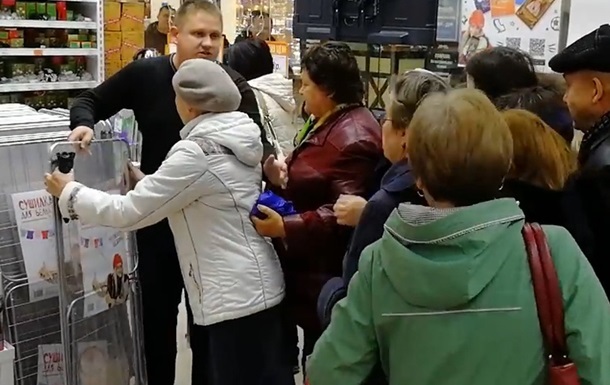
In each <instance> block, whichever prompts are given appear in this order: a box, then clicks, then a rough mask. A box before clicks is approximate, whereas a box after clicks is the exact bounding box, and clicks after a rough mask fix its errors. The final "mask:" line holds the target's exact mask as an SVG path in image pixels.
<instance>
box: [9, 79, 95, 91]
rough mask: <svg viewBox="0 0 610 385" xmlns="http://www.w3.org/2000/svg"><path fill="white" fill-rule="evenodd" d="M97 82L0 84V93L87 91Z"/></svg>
mask: <svg viewBox="0 0 610 385" xmlns="http://www.w3.org/2000/svg"><path fill="white" fill-rule="evenodd" d="M97 84H98V82H96V81H90V82H54V83H50V82H49V83H43V82H38V83H8V84H0V93H4V92H28V91H61V90H78V89H87V88H93V87H95V86H97Z"/></svg>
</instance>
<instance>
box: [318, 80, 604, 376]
mask: <svg viewBox="0 0 610 385" xmlns="http://www.w3.org/2000/svg"><path fill="white" fill-rule="evenodd" d="M407 147H408V149H409V150H408V156H409V162H411V167H412V171H413V173H414V175H415V179H416V181H417V186H418V188H419V189H420V191H421V194H422V195H423V196H424V197H425V199H426V201H427V203H428V205H429V206H430V207H424V206H417V205H412V204H408V203H403V204H401V205H400V206H398V208H397V209H396V210H395V211H394V212H393V213H392V215H391V216H390V218H389V219H388V221H387V222H386V224H385V232H384V233H383V236H382V238H381V240H379V241H378V242H376V243H374V244H372V245H371V246H369V247H368V248H367V249H366V250H365V251H364V252H363V254H362V257H361V259H360V266H359V269H358V273H356V275H355V276H354V277H353V279H352V281H351V283H350V286H349V289H348V294H347V297H346V299H345V300H343V301H341V302H339V303H338V304H337V305H336V306H335V309H334V311H333V317H332V321H331V323H330V325H329V327H328V328H327V329H326V331H325V332H324V334H323V335H322V337H321V338H320V340H319V341H318V343H317V345H316V347H315V349H314V352H313V355H312V356H311V358H310V360H309V365H308V371H307V373H308V379H309V383H310V385H336V384H341V385H360V384H362V383H363V382H364V381H365V379H366V378H367V377H368V376H369V375H370V373H371V370H372V369H373V368H374V367H375V366H376V365H378V364H381V367H382V368H383V371H384V372H385V374H386V376H387V378H388V382H389V384H390V385H403V384H422V385H423V384H435V385H449V384H451V385H487V384H494V385H515V384H520V385H543V384H547V383H548V374H547V373H548V369H549V353H548V352H547V351H546V349H545V343H544V340H543V335H542V332H541V326H540V322H539V319H538V311H537V302H536V299H535V298H536V297H535V296H534V290H533V288H532V274H531V272H530V268H529V265H528V254H527V252H526V247H525V241H524V238H523V235H522V230H523V228H524V223H525V216H524V214H523V212H522V211H521V209H520V208H519V205H518V204H517V202H516V201H515V200H514V199H510V198H504V199H495V197H496V196H497V193H498V189H499V188H500V187H501V186H502V184H503V182H504V179H505V178H506V173H507V172H508V170H509V167H510V164H511V161H512V158H513V141H512V138H511V132H510V130H509V128H508V126H507V124H506V122H505V120H504V119H503V117H502V115H501V114H500V112H498V111H497V110H496V108H495V107H494V105H493V104H492V103H491V102H490V101H489V99H488V98H487V97H485V95H483V94H482V93H481V92H480V91H475V90H455V91H450V92H449V93H448V94H441V93H438V94H434V95H430V96H429V97H427V98H426V99H424V101H423V102H422V103H421V105H420V106H419V107H418V109H417V111H416V112H415V115H414V117H413V120H412V121H411V123H410V124H409V138H408V146H407ZM543 231H544V233H545V235H546V239H547V243H548V246H549V248H550V254H551V256H552V260H553V262H554V265H555V269H556V271H557V276H558V280H559V285H560V286H561V294H562V298H563V308H564V311H565V317H564V321H565V337H567V343H566V345H567V350H568V355H569V358H570V359H571V360H572V361H573V362H574V363H575V365H576V367H577V368H578V374H577V376H578V377H580V381H581V383H582V384H591V385H593V384H608V383H610V365H608V357H610V304H609V303H608V299H607V298H606V296H605V293H604V291H603V288H602V286H601V285H600V283H599V281H598V280H597V278H596V277H595V274H594V273H593V270H592V269H591V266H590V265H589V262H588V261H587V259H586V258H585V257H584V255H583V254H582V252H581V250H580V249H579V248H578V245H577V244H576V242H575V241H574V239H573V238H572V237H571V236H570V234H569V233H568V232H567V231H566V230H565V229H563V228H561V227H556V226H543ZM537 282H539V281H537ZM558 302H560V303H561V298H558ZM544 314H547V313H543V315H544ZM544 325H546V323H544Z"/></svg>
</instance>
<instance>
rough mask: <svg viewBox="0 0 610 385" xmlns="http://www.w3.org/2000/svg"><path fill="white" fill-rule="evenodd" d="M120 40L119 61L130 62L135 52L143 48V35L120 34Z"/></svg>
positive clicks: (134, 33) (138, 33) (139, 33)
mask: <svg viewBox="0 0 610 385" xmlns="http://www.w3.org/2000/svg"><path fill="white" fill-rule="evenodd" d="M122 38H123V40H122V44H121V59H122V60H123V61H126V60H129V61H131V59H132V58H133V56H134V55H135V54H136V52H138V51H139V50H141V49H142V48H144V33H142V32H122Z"/></svg>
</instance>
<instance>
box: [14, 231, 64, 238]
mask: <svg viewBox="0 0 610 385" xmlns="http://www.w3.org/2000/svg"><path fill="white" fill-rule="evenodd" d="M19 232H20V234H21V238H24V239H29V240H34V239H49V238H51V237H54V236H55V231H54V230H52V229H49V230H28V229H20V230H19Z"/></svg>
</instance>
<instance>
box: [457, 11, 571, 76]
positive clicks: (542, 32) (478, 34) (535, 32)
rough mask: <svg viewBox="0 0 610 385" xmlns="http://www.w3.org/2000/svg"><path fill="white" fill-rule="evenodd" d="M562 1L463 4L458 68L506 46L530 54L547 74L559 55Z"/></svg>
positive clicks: (539, 69) (536, 64)
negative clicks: (474, 56) (482, 53)
mask: <svg viewBox="0 0 610 385" xmlns="http://www.w3.org/2000/svg"><path fill="white" fill-rule="evenodd" d="M561 4H562V0H466V1H465V2H464V3H462V10H461V14H462V33H461V37H460V44H459V60H460V64H461V65H464V64H466V62H467V61H468V60H469V59H470V58H471V57H472V55H474V54H475V53H477V52H479V51H483V50H485V49H487V48H490V47H498V46H506V47H511V48H516V49H520V50H522V51H524V52H527V53H529V54H530V55H531V56H532V58H533V59H534V65H535V66H536V70H537V71H541V72H549V71H550V69H549V68H548V62H549V60H550V59H551V58H552V57H553V56H554V55H555V54H556V53H557V52H558V49H559V44H560V38H559V34H560V33H559V32H560V31H559V27H560V24H561V23H560V22H561Z"/></svg>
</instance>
